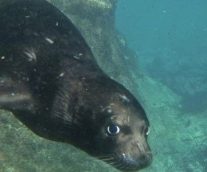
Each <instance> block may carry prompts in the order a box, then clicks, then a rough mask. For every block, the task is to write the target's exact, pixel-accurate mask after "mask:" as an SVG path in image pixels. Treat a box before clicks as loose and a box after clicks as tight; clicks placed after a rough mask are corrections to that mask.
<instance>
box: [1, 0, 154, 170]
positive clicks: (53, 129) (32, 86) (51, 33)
mask: <svg viewBox="0 0 207 172" xmlns="http://www.w3.org/2000/svg"><path fill="white" fill-rule="evenodd" d="M0 81H1V82H0V107H1V108H4V109H7V110H10V111H12V112H13V113H14V115H15V116H16V117H17V118H19V119H20V120H21V121H22V122H23V123H24V124H25V125H27V127H29V128H30V129H31V130H32V131H34V132H35V133H37V134H38V135H40V136H42V137H45V138H48V139H51V140H55V141H62V142H67V143H70V144H73V145H75V146H77V147H79V148H81V149H83V150H84V151H86V152H88V153H89V154H91V155H93V156H97V157H100V158H101V159H103V160H105V161H107V162H109V163H111V164H112V165H113V163H112V162H116V163H114V166H115V167H117V168H119V169H122V170H134V169H140V168H143V167H145V166H146V165H148V164H149V162H150V161H151V153H149V152H150V150H149V148H148V145H147V142H146V141H144V143H143V145H146V146H144V147H145V148H143V149H145V151H146V157H147V158H145V159H144V160H142V161H140V162H142V163H140V162H139V163H137V164H135V165H134V164H133V163H131V159H132V158H131V155H130V156H128V157H129V158H128V160H127V158H126V159H125V157H124V158H123V157H122V156H121V155H119V151H120V150H121V148H120V150H118V147H119V143H117V140H116V138H115V137H109V136H106V135H105V134H104V133H103V132H104V131H103V129H104V127H105V126H106V125H107V123H108V121H109V120H111V119H110V117H111V116H115V115H119V113H120V115H125V114H123V113H121V112H122V111H120V112H119V110H114V111H112V112H111V113H108V112H106V110H105V109H104V108H105V107H108V106H109V105H112V106H113V104H116V103H117V104H118V105H119V106H120V107H122V108H123V109H127V110H126V111H127V113H129V114H128V115H129V116H130V117H131V115H133V116H135V117H133V118H136V120H137V123H139V121H142V123H143V124H142V126H141V124H140V125H139V126H138V127H140V128H141V127H144V126H145V127H148V126H149V122H148V120H147V117H146V115H145V113H144V110H143V108H142V107H141V106H140V104H139V103H138V102H137V100H136V99H135V98H134V97H133V96H132V95H131V94H130V93H129V91H128V90H126V89H125V88H124V87H123V86H121V85H120V84H118V83H117V82H115V81H113V80H111V79H110V78H109V77H108V76H107V75H105V74H104V73H103V72H102V70H101V69H100V68H99V67H98V65H97V64H96V62H95V60H94V58H93V55H92V53H91V51H90V48H89V47H88V45H87V44H86V42H85V41H84V39H83V37H82V36H81V34H80V33H79V31H78V30H77V29H76V28H75V27H74V25H73V24H72V23H71V21H70V20H69V19H68V18H66V17H65V16H64V15H63V14H62V13H61V12H60V11H59V10H57V9H56V8H55V7H53V6H52V5H50V4H49V3H47V2H46V1H43V0H5V1H1V6H0ZM18 95H19V96H18ZM120 95H126V96H127V99H129V100H130V102H128V101H126V100H124V98H121V97H120ZM5 96H6V98H5ZM12 96H13V97H14V98H13V97H12ZM3 97H4V98H3ZM110 103H111V104H110ZM118 109H119V108H118ZM126 115H127V114H126ZM136 120H135V121H136ZM137 123H129V124H127V125H128V126H127V125H126V126H127V127H128V129H127V128H126V127H125V129H124V127H123V130H122V132H123V133H124V131H125V130H126V131H128V135H130V136H131V135H132V133H134V129H132V126H131V125H137ZM138 130H139V128H138ZM140 130H141V129H140ZM126 134H127V132H126ZM126 134H125V135H126ZM135 134H136V133H135ZM127 137H128V136H127ZM143 140H146V136H144V134H143ZM140 142H141V141H140ZM120 145H121V144H120ZM120 147H123V145H121V146H120ZM116 149H117V150H116ZM126 153H127V152H126ZM137 154H138V153H137ZM139 154H140V153H139ZM143 154H144V152H143ZM133 156H134V155H133ZM136 157H138V158H137V159H139V157H141V155H137V156H136ZM110 158H111V160H110ZM125 161H126V162H125ZM133 162H134V161H133Z"/></svg>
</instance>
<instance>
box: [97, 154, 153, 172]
mask: <svg viewBox="0 0 207 172" xmlns="http://www.w3.org/2000/svg"><path fill="white" fill-rule="evenodd" d="M99 159H101V160H103V161H105V162H107V163H108V164H110V165H112V166H114V167H115V168H117V169H119V170H121V171H125V172H127V171H136V170H140V169H142V168H144V167H146V166H148V165H150V164H151V162H152V153H151V152H148V153H146V154H145V155H141V156H139V157H137V158H133V157H132V156H131V155H127V154H125V153H122V154H121V155H114V154H113V155H107V156H102V157H99Z"/></svg>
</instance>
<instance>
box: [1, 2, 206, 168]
mask: <svg viewBox="0 0 207 172" xmlns="http://www.w3.org/2000/svg"><path fill="white" fill-rule="evenodd" d="M1 1H3V0H0V2H1ZM8 1H9V0H8ZM49 1H50V2H53V3H55V4H56V5H57V6H58V7H59V8H60V9H61V10H63V12H64V13H65V14H67V15H68V16H69V17H71V19H73V20H74V21H75V22H76V23H77V25H78V26H79V25H80V26H79V27H80V28H81V29H80V28H79V29H80V30H81V31H83V35H84V36H85V37H86V39H87V41H88V42H89V43H90V44H89V46H90V47H91V49H92V50H93V51H94V52H95V54H98V55H100V56H98V55H97V57H96V58H103V57H104V58H103V59H101V60H100V61H101V62H102V63H103V64H102V65H103V66H106V69H108V70H109V73H110V74H112V75H113V74H114V75H115V77H114V78H116V77H117V78H116V79H117V80H119V82H121V83H122V84H124V85H125V86H126V87H127V88H129V89H130V90H132V91H133V94H134V95H135V96H137V97H138V98H139V101H140V102H141V103H142V104H143V107H144V109H145V110H146V112H147V116H148V118H149V121H150V124H151V133H150V135H149V144H150V147H151V149H152V152H153V157H154V158H153V163H152V164H151V165H150V166H149V167H148V168H146V169H143V170H141V171H142V172H206V171H207V156H206V155H207V135H206V133H207V127H206V123H207V101H206V99H207V91H206V90H207V71H206V65H207V10H206V9H207V2H206V1H205V0H174V1H170V0H159V1H158V0H119V1H118V4H117V11H116V28H117V30H118V31H119V32H120V33H121V35H123V37H124V38H123V39H122V38H121V39H120V40H119V41H120V42H121V43H123V44H125V45H126V47H127V46H128V47H130V48H131V50H132V52H136V59H133V58H134V56H133V53H131V54H130V55H131V56H130V55H129V54H127V52H125V49H124V48H126V47H124V48H123V47H121V48H122V51H120V47H119V43H117V42H116V41H117V40H118V39H117V37H116V36H117V35H116V34H117V33H114V31H113V28H112V29H111V27H113V25H112V26H111V25H108V23H107V22H110V21H111V20H110V21H106V18H107V17H108V16H110V15H109V14H108V12H110V10H109V11H107V10H108V8H110V2H113V1H111V0H87V1H85V0H49ZM85 2H86V3H85ZM81 3H82V4H84V5H88V6H86V7H85V6H84V8H83V10H81V12H83V14H82V15H80V16H79V15H77V14H79V9H81V8H82V7H80V4H81ZM70 5H71V6H70ZM104 5H106V6H104ZM107 5H108V6H107ZM89 7H91V8H89ZM93 8H95V10H94V11H95V12H96V13H95V14H96V15H97V14H99V13H100V14H102V13H103V11H105V12H106V13H104V14H103V16H96V15H93V12H94V11H91V10H92V9H93ZM96 8H97V9H98V10H100V12H99V13H98V12H97V11H98V10H97V9H96ZM85 12H86V13H87V12H88V13H89V14H88V15H93V16H92V17H91V16H90V17H89V20H92V22H91V23H90V21H87V17H88V16H87V15H85ZM106 14H107V15H106ZM93 17H94V18H93ZM111 17H112V16H111ZM103 18H104V19H103ZM112 18H113V17H112ZM95 19H96V20H95ZM107 20H108V18H107ZM112 21H113V20H112ZM100 23H101V24H100ZM96 24H97V25H98V26H96ZM96 27H97V28H96ZM102 27H103V28H102ZM102 29H103V30H102ZM107 29H108V30H107ZM84 31H85V32H84ZM110 36H112V38H111V39H109V38H110ZM113 36H114V37H113ZM119 36H120V35H119ZM119 38H120V37H119ZM0 41H1V40H0ZM107 41H108V42H107ZM100 42H101V43H100ZM113 43H114V44H113ZM106 47H107V49H106ZM96 51H99V53H97V52H96ZM122 53H123V54H124V55H122ZM102 54H103V57H102V56H101V55H102ZM125 54H126V56H125ZM105 55H107V56H105ZM127 55H129V56H127ZM122 56H124V58H125V59H124V60H123V59H122ZM131 59H132V61H130V60H131ZM134 60H135V61H134ZM104 62H105V63H104ZM133 62H134V64H133V65H132V66H130V64H132V63H133ZM109 63H111V64H112V65H111V66H112V67H111V66H110V65H108V64H109ZM117 64H118V65H117ZM137 64H138V66H136V65H137ZM114 66H115V67H114ZM117 66H118V68H116V67H117ZM126 66H127V67H126ZM135 66H136V68H135ZM111 68H113V69H111ZM111 71H112V72H111ZM113 71H115V72H114V73H113ZM0 78H1V76H0ZM43 171H44V172H118V170H116V169H115V168H112V167H111V166H110V165H108V164H106V163H104V162H102V161H100V160H97V158H93V157H91V156H89V155H87V154H86V153H85V152H83V151H81V150H79V149H77V148H75V147H74V146H72V145H69V144H65V143H61V142H55V141H51V140H47V139H44V138H42V137H39V136H37V135H36V134H34V133H33V132H32V131H31V130H29V129H28V128H27V127H25V126H24V125H23V124H22V123H21V122H20V121H19V120H17V119H16V118H15V117H14V115H13V114H12V113H10V112H8V111H4V110H0V172H43Z"/></svg>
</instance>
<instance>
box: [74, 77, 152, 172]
mask: <svg viewBox="0 0 207 172" xmlns="http://www.w3.org/2000/svg"><path fill="white" fill-rule="evenodd" d="M86 80H87V79H85V81H84V83H81V85H82V86H81V87H82V89H81V90H82V91H81V92H80V91H79V95H78V96H77V97H78V100H77V99H76V103H75V104H76V106H74V109H75V110H73V113H74V119H73V120H74V123H76V124H77V126H78V128H79V129H77V130H76V131H75V134H74V137H75V139H73V140H76V143H75V145H79V147H80V148H81V149H83V150H85V151H86V152H88V153H89V154H91V155H93V156H95V157H98V158H99V159H101V160H104V161H106V162H107V163H109V164H111V165H113V166H114V167H116V168H118V169H120V170H122V171H134V170H139V169H141V168H144V167H146V166H147V165H149V164H150V163H151V161H152V154H151V151H150V148H149V145H148V143H147V136H148V134H149V121H148V119H147V117H146V114H145V112H144V110H143V108H142V107H141V105H140V104H139V103H138V101H137V100H136V99H135V98H134V96H133V95H132V94H131V93H130V92H129V91H128V90H126V89H125V88H124V87H123V86H121V85H120V84H118V83H116V82H114V81H112V80H110V79H107V81H106V80H105V79H103V78H102V79H96V82H93V81H88V82H87V81H86ZM76 85H77V84H76ZM74 97H75V96H74ZM70 109H71V108H70ZM80 117H81V118H80ZM75 121H76V122H75ZM73 128H75V127H73Z"/></svg>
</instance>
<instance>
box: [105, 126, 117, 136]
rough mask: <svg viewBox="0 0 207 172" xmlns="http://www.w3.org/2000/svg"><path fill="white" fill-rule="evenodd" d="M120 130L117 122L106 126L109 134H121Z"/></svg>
mask: <svg viewBox="0 0 207 172" xmlns="http://www.w3.org/2000/svg"><path fill="white" fill-rule="evenodd" d="M119 132H120V128H119V126H118V125H116V124H110V125H108V126H107V127H106V133H107V135H109V136H114V135H117V134H119Z"/></svg>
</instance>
